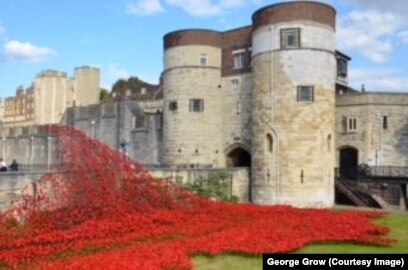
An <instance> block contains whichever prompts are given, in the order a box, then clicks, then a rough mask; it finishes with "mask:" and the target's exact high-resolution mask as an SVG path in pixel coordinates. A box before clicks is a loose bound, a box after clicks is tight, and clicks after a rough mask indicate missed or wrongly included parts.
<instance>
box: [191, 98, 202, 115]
mask: <svg viewBox="0 0 408 270" xmlns="http://www.w3.org/2000/svg"><path fill="white" fill-rule="evenodd" d="M202 111H204V99H190V112H202Z"/></svg>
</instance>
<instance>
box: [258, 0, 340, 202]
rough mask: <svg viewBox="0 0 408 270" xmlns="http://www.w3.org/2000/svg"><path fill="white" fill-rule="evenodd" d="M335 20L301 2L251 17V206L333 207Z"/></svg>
mask: <svg viewBox="0 0 408 270" xmlns="http://www.w3.org/2000/svg"><path fill="white" fill-rule="evenodd" d="M335 15H336V11H335V10H334V9H333V8H332V7H331V6H328V5H326V4H322V3H317V2H306V1H298V2H287V3H281V4H275V5H271V6H267V7H264V8H262V9H260V10H258V11H256V12H255V13H254V14H253V16H252V20H253V34H252V72H253V80H254V88H253V92H252V136H253V137H252V146H251V152H252V199H253V201H254V202H255V203H259V204H290V205H297V206H331V205H332V204H333V203H334V182H333V168H334V156H335V154H334V153H335V151H334V149H333V147H334V142H333V138H334V96H335V91H334V89H335V70H336V61H335Z"/></svg>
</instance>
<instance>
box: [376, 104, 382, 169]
mask: <svg viewBox="0 0 408 270" xmlns="http://www.w3.org/2000/svg"><path fill="white" fill-rule="evenodd" d="M375 115H376V118H377V121H378V129H379V131H378V144H377V150H376V153H375V165H376V166H381V162H382V117H381V114H380V113H379V112H377V113H376V114H375Z"/></svg>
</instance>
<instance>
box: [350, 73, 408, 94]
mask: <svg viewBox="0 0 408 270" xmlns="http://www.w3.org/2000/svg"><path fill="white" fill-rule="evenodd" d="M349 74H350V85H351V86H353V87H354V88H355V89H358V90H359V89H361V85H362V84H364V86H365V89H366V91H370V92H375V91H379V92H407V91H408V86H407V85H408V78H406V76H404V75H403V74H402V72H399V71H397V70H395V69H390V68H377V69H375V68H372V69H351V70H350V73H349Z"/></svg>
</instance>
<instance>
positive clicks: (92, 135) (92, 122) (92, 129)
mask: <svg viewBox="0 0 408 270" xmlns="http://www.w3.org/2000/svg"><path fill="white" fill-rule="evenodd" d="M94 135H95V120H91V137H92V139H93V138H94Z"/></svg>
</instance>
